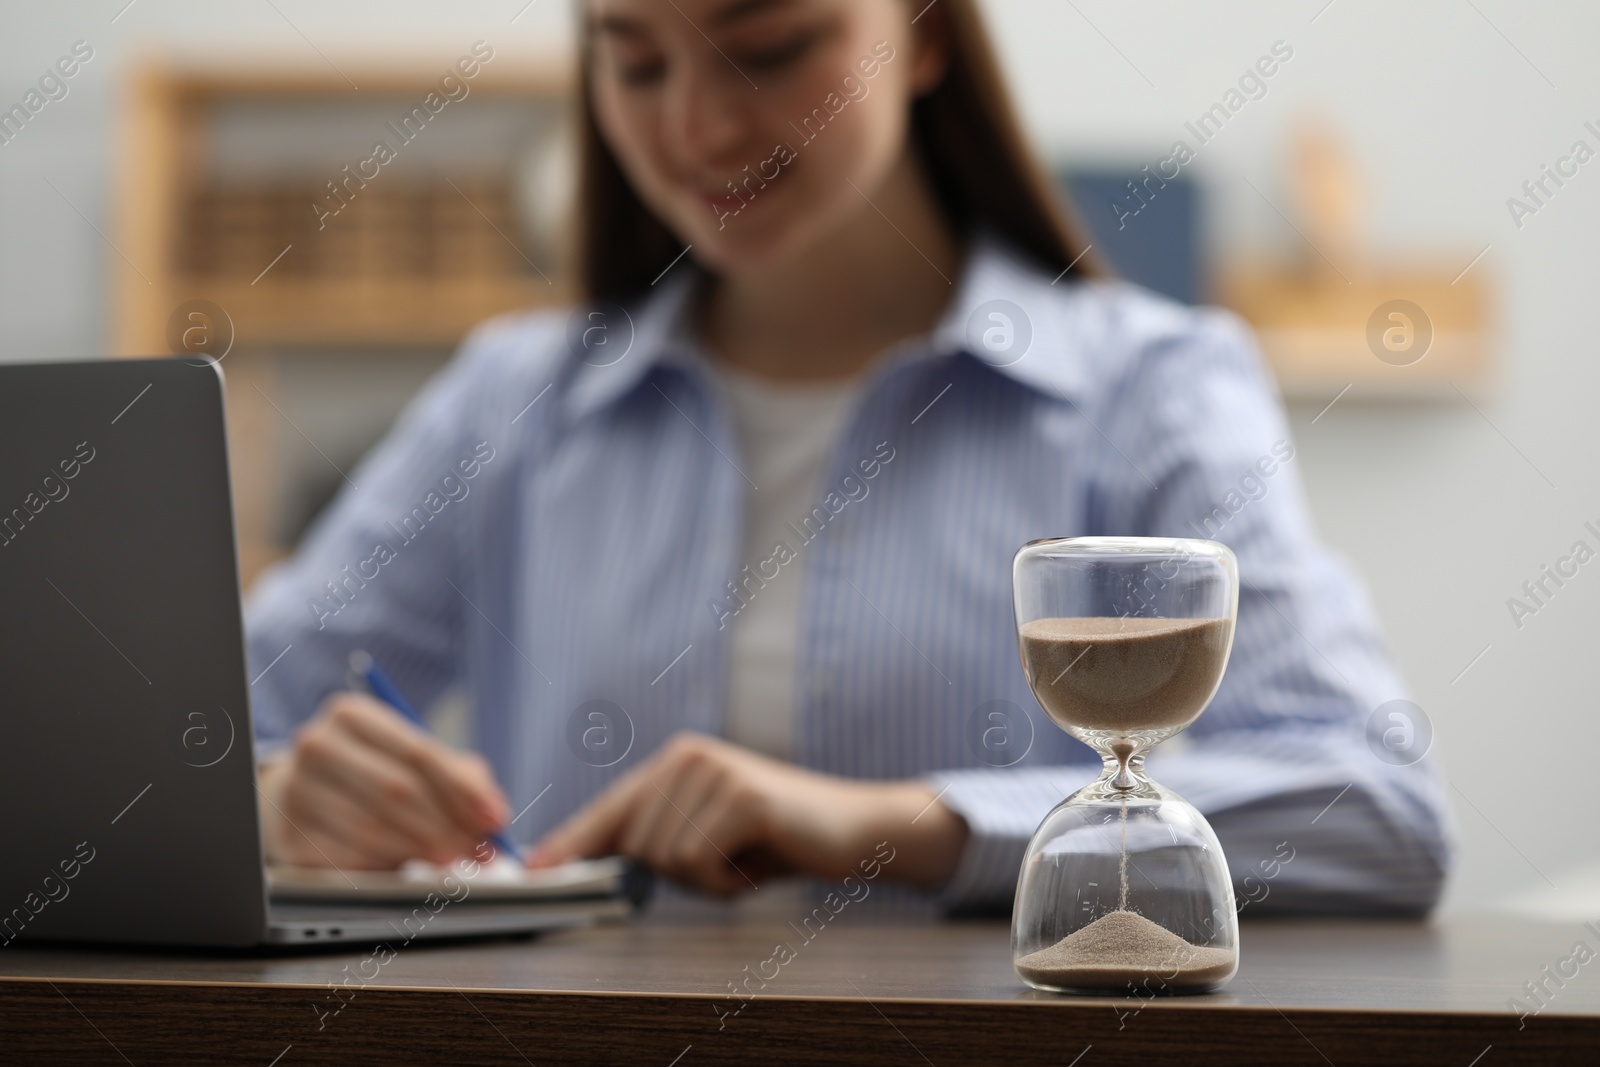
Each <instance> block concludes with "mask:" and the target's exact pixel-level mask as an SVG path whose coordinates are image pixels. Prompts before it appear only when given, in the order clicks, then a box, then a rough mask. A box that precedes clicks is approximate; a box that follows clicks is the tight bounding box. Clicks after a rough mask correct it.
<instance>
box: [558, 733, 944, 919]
mask: <svg viewBox="0 0 1600 1067" xmlns="http://www.w3.org/2000/svg"><path fill="white" fill-rule="evenodd" d="M966 837H967V827H966V823H965V821H964V820H962V819H961V817H960V816H958V815H956V814H955V813H953V812H951V811H950V810H949V809H948V808H945V807H944V806H943V805H941V804H939V803H938V802H937V794H935V793H934V791H933V790H932V789H929V788H928V787H927V786H925V785H923V784H922V783H920V782H867V781H860V780H857V779H852V778H837V777H833V776H831V775H825V774H818V773H817V772H815V771H808V770H804V769H802V768H800V767H795V766H793V765H791V764H787V763H781V762H778V761H777V760H772V759H768V758H767V757H765V756H761V755H757V754H756V753H754V752H751V751H749V750H747V749H743V748H739V747H738V746H736V745H732V744H729V743H727V742H726V741H720V740H718V739H716V738H712V737H707V736H705V735H702V734H692V733H684V734H679V735H677V736H676V737H674V738H672V739H671V740H670V741H668V742H667V744H666V745H665V746H663V747H662V749H661V751H660V752H658V753H656V754H655V755H654V756H652V757H651V758H650V759H649V760H648V761H646V762H645V763H642V764H640V765H639V766H638V767H636V768H634V769H633V770H632V771H630V772H629V773H628V774H627V775H625V776H623V777H622V778H620V779H618V780H617V781H616V782H615V783H613V784H612V786H611V787H610V788H609V789H607V790H606V791H605V792H604V793H602V794H601V795H600V796H599V797H597V798H595V800H593V801H592V802H591V803H589V804H588V805H587V806H585V807H584V808H583V809H582V810H580V811H579V812H577V814H575V815H573V816H572V817H571V818H570V819H568V820H567V821H566V822H565V823H563V824H562V825H561V826H559V827H557V828H556V829H555V830H553V831H551V832H550V833H549V834H548V835H547V836H546V837H545V839H544V840H543V841H541V842H540V843H539V845H538V846H537V848H536V849H535V850H534V851H533V853H531V854H530V856H529V858H528V863H529V865H530V866H535V867H538V866H548V865H551V864H555V863H561V862H564V861H566V860H570V859H577V858H580V857H585V856H604V855H610V854H614V853H621V854H622V855H625V856H631V857H633V858H634V859H637V860H640V861H642V862H644V863H646V864H648V865H649V866H651V867H652V868H654V869H655V870H657V871H660V872H662V873H663V874H666V875H668V876H670V877H672V878H675V879H677V880H679V881H681V882H685V883H687V884H689V885H692V886H695V887H697V888H699V889H703V890H706V891H708V892H712V893H719V894H733V893H739V892H743V891H745V890H749V889H753V888H755V887H756V885H757V884H758V883H759V882H760V881H761V880H762V879H763V878H765V877H767V876H769V875H774V874H785V873H797V872H798V873H806V874H813V875H818V876H821V877H828V878H837V877H843V876H844V875H846V874H849V873H851V872H853V871H854V870H855V868H856V866H857V865H858V864H860V863H861V861H863V860H865V859H870V858H872V856H873V850H874V849H875V848H876V847H877V846H878V844H879V842H883V841H887V842H888V843H889V844H890V845H891V846H893V847H894V849H895V863H894V866H893V867H892V868H889V873H890V874H891V875H892V876H893V877H895V878H896V879H897V880H899V881H905V882H911V883H914V884H917V885H922V886H928V887H932V886H936V885H939V884H941V883H942V882H944V881H946V880H948V879H949V877H950V875H951V873H952V872H953V871H954V870H955V866H956V861H957V860H958V859H959V858H960V855H961V848H962V846H963V845H964V844H965V842H966Z"/></svg>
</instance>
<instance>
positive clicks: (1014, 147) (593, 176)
mask: <svg viewBox="0 0 1600 1067" xmlns="http://www.w3.org/2000/svg"><path fill="white" fill-rule="evenodd" d="M935 12H937V14H935ZM929 14H930V15H934V17H941V18H943V19H945V20H946V26H947V29H948V36H949V41H950V59H949V66H948V69H947V70H946V71H945V76H944V79H943V80H942V81H941V82H940V83H939V84H938V86H936V87H935V88H934V89H933V90H932V91H930V92H928V93H926V94H924V95H923V96H921V97H920V98H918V99H917V100H916V102H915V103H914V104H913V105H912V114H911V136H912V142H913V144H914V145H915V147H916V149H917V151H918V152H919V153H920V154H921V156H922V160H923V164H924V166H925V167H926V168H927V170H928V174H929V177H930V179H931V180H932V182H933V186H934V189H935V191H936V192H937V194H938V196H939V200H940V202H941V204H942V205H943V207H944V210H945V212H946V214H947V215H948V217H949V218H950V220H951V222H953V223H954V224H955V225H956V226H957V227H958V228H960V229H963V230H970V229H972V228H974V227H975V226H978V225H983V226H987V227H989V228H991V229H993V230H995V231H997V232H998V233H999V234H1000V235H1001V236H1002V237H1003V238H1005V239H1006V240H1008V241H1010V242H1011V243H1012V244H1013V245H1015V246H1017V247H1018V248H1019V249H1021V250H1022V251H1024V252H1026V253H1028V254H1030V255H1031V256H1032V257H1033V258H1035V259H1036V260H1038V261H1039V262H1040V263H1041V264H1042V265H1043V266H1044V267H1046V268H1047V269H1049V270H1051V271H1052V272H1069V273H1071V274H1073V275H1078V276H1093V275H1099V274H1103V273H1104V269H1103V267H1102V266H1101V265H1100V264H1099V263H1098V262H1097V261H1096V258H1095V257H1094V256H1093V255H1086V254H1084V253H1085V251H1086V249H1087V248H1088V240H1087V239H1086V237H1085V235H1084V231H1083V229H1082V227H1081V225H1080V224H1079V223H1078V222H1077V220H1076V218H1075V217H1074V215H1073V212H1072V209H1071V207H1070V206H1069V205H1068V202H1067V199H1066V194H1065V193H1064V192H1061V191H1058V190H1057V189H1056V188H1055V186H1054V184H1053V183H1052V182H1051V180H1050V178H1049V177H1048V175H1047V174H1046V172H1045V171H1044V169H1043V168H1042V167H1041V166H1040V164H1039V162H1038V160H1037V159H1036V158H1035V157H1034V155H1033V152H1032V150H1031V149H1030V148H1029V146H1028V142H1027V139H1026V138H1025V137H1024V136H1023V133H1022V128H1021V126H1020V125H1019V124H1018V122H1017V117H1016V112H1015V110H1014V109H1013V107H1012V106H1011V99H1010V96H1009V94H1008V93H1007V92H1006V88H1005V82H1004V80H1003V79H1002V77H1001V75H1000V66H999V63H998V61H997V60H996V58H995V52H994V48H993V46H992V45H991V43H990V41H989V34H988V31H987V30H986V29H985V28H984V24H983V18H982V16H981V15H980V14H979V12H978V6H977V3H976V0H940V3H939V5H938V7H937V8H936V9H935V11H934V12H930V13H929ZM579 25H580V30H579V34H580V41H581V42H582V44H581V53H580V78H581V84H580V86H579V92H578V101H579V105H578V106H579V137H580V139H581V146H580V153H579V167H580V170H579V183H580V184H579V190H580V192H579V203H578V219H577V235H576V236H577V249H576V252H577V256H576V258H577V267H578V279H579V286H580V293H581V295H582V296H584V297H587V298H589V299H600V298H616V297H621V296H625V295H627V294H630V293H633V292H635V291H637V290H640V289H644V288H646V287H648V286H649V284H650V283H651V282H652V281H653V280H654V279H655V278H656V277H657V276H658V275H660V274H661V272H662V271H664V270H665V269H666V268H667V266H668V265H669V264H671V263H672V262H673V260H674V259H675V258H676V257H677V256H678V255H679V253H680V252H681V251H682V249H681V248H680V247H679V243H678V238H677V237H676V236H674V235H673V233H672V231H670V230H669V229H667V227H666V226H665V225H664V224H663V223H662V222H661V220H660V219H658V218H657V217H656V216H655V214H654V213H653V212H652V211H651V210H650V209H649V208H648V207H647V206H645V203H644V201H642V200H640V199H639V196H638V194H637V193H635V192H634V190H633V186H632V185H631V184H630V183H629V181H628V179H627V177H626V176H625V175H624V174H623V173H622V168H621V166H620V165H619V164H618V163H617V160H616V157H615V156H614V155H612V153H611V149H610V148H609V147H608V146H607V145H606V143H605V139H604V138H603V137H602V136H601V134H600V128H599V125H598V124H597V123H596V121H595V117H594V104H593V99H592V95H591V85H590V74H591V61H592V60H591V50H590V48H589V43H588V29H587V20H585V19H582V18H581V17H580V19H579Z"/></svg>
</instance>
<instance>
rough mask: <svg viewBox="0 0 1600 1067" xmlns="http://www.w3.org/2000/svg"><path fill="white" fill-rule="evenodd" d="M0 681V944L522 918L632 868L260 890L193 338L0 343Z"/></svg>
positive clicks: (588, 900) (229, 575) (218, 413)
mask: <svg viewBox="0 0 1600 1067" xmlns="http://www.w3.org/2000/svg"><path fill="white" fill-rule="evenodd" d="M0 688H3V693H0V946H3V945H5V944H9V943H11V942H13V941H21V942H37V941H47V940H49V941H96V942H134V943H144V944H162V945H190V946H211V947H218V948H229V947H232V948H245V947H251V946H270V945H298V946H307V945H311V944H325V943H329V942H332V943H339V942H348V941H369V942H370V941H372V940H374V939H377V940H382V941H389V942H391V943H393V942H394V941H395V940H396V939H397V938H398V939H404V940H406V941H410V940H412V939H413V938H461V937H478V936H503V935H511V934H526V933H531V932H536V931H540V930H548V929H552V928H559V927H567V926H573V925H578V924H585V923H589V922H593V921H596V920H597V919H601V918H608V917H619V916H622V915H625V914H627V913H628V912H629V911H630V910H631V908H632V907H634V906H635V905H636V904H637V903H639V902H640V901H641V900H642V897H643V894H644V892H645V889H646V886H645V884H644V883H643V882H642V880H641V879H640V878H639V876H638V874H637V873H636V872H635V871H634V870H633V869H631V868H629V867H627V866H624V865H622V864H621V863H620V862H619V861H598V862H596V863H592V864H590V865H587V866H585V867H583V868H579V869H567V870H558V871H556V872H553V873H551V874H548V875H538V876H530V877H529V878H528V879H526V880H525V881H524V882H523V883H521V884H520V885H519V886H513V887H510V888H508V887H507V886H506V885H504V884H501V885H498V886H494V887H492V888H491V886H490V882H491V881H493V880H492V879H485V880H483V882H482V884H481V885H480V884H475V876H476V874H477V872H476V871H474V870H472V869H471V868H468V869H466V870H459V871H454V872H451V871H441V872H438V875H437V877H427V876H425V877H423V878H421V879H420V880H418V879H409V880H408V879H402V878H399V877H397V876H394V875H378V874H375V873H374V872H331V873H330V872H321V874H322V875H323V876H325V881H324V883H323V884H325V885H327V887H328V889H327V892H325V893H319V892H318V891H317V889H316V887H317V885H318V881H317V875H316V874H315V873H312V874H309V875H308V874H306V873H305V872H301V875H300V876H299V877H288V878H276V879H275V881H276V882H278V883H281V886H282V888H283V890H284V896H285V899H274V898H273V896H272V895H271V894H269V891H268V878H267V870H266V867H265V865H264V863H263V858H262V848H261V836H260V824H259V822H258V821H257V803H258V793H257V789H256V778H255V756H254V750H253V742H252V732H251V718H250V680H249V678H248V677H246V667H245V652H244V636H243V625H242V621H241V613H240V592H239V572H238V563H237V554H236V548H235V541H234V529H233V513H232V503H231V492H230V486H229V481H228V452H227V433H226V426H225V422H224V415H223V377H222V370H221V368H220V367H219V366H218V365H217V364H216V363H214V362H212V361H210V360H204V359H195V358H188V359H182V358H180V359H149V360H105V361H95V362H80V363H33V364H0ZM363 882H364V883H368V884H366V885H358V883H363ZM308 886H309V888H308ZM322 898H326V899H322Z"/></svg>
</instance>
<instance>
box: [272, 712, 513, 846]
mask: <svg viewBox="0 0 1600 1067" xmlns="http://www.w3.org/2000/svg"><path fill="white" fill-rule="evenodd" d="M260 787H261V795H262V797H263V800H262V803H261V832H262V839H263V841H264V843H265V847H266V853H267V858H268V860H270V861H272V862H276V863H290V864H295V865H297V866H303V867H328V866H334V867H356V868H369V869H386V868H392V867H397V866H399V865H400V864H401V863H404V862H405V861H406V860H409V859H426V860H432V861H433V862H435V863H447V862H449V861H450V860H452V859H455V858H456V857H458V856H464V855H467V854H470V853H471V852H472V851H473V849H474V848H475V847H476V846H477V844H478V843H479V842H480V841H482V840H483V839H484V836H485V835H486V834H487V833H489V832H490V831H492V830H495V829H498V828H499V827H501V826H504V825H505V823H506V820H507V819H508V818H510V810H511V809H510V804H509V803H508V802H507V800H506V798H505V794H504V793H502V792H501V791H500V787H499V786H498V785H497V784H496V783H495V780H494V773H493V772H492V771H490V769H489V765H488V764H487V763H485V762H484V760H483V759H482V758H481V757H479V756H476V755H472V754H469V753H464V752H457V751H456V750H454V749H452V748H450V747H449V746H447V745H445V744H443V743H442V742H440V741H438V740H436V739H434V738H432V737H429V736H427V735H426V734H424V733H423V732H422V731H421V730H418V729H417V728H416V727H414V726H412V725H411V724H410V723H408V722H406V721H405V720H404V719H402V718H401V717H400V716H399V715H398V714H397V713H396V712H394V711H393V710H392V709H391V708H389V707H388V706H387V705H385V704H382V703H380V702H379V701H377V700H374V699H373V698H372V697H369V696H365V695H363V694H360V693H335V694H333V695H332V696H330V697H328V699H327V700H325V701H324V702H323V704H322V707H321V708H319V709H318V711H317V714H316V715H315V716H314V717H313V718H312V719H311V720H310V721H309V722H307V723H306V724H305V725H304V726H303V727H301V728H300V731H299V733H297V734H296V735H295V740H294V744H293V746H292V747H291V748H290V749H289V750H288V751H287V752H285V753H284V754H283V755H282V756H280V757H279V758H277V759H275V760H273V761H272V762H270V763H268V764H266V765H264V766H263V767H262V768H261V774H260Z"/></svg>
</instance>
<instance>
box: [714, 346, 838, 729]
mask: <svg viewBox="0 0 1600 1067" xmlns="http://www.w3.org/2000/svg"><path fill="white" fill-rule="evenodd" d="M708 362H710V363H711V365H712V376H713V378H714V379H715V380H716V382H717V385H718V387H719V388H720V390H721V392H722V395H723V397H724V399H725V400H726V402H727V404H728V408H729V410H730V411H731V412H732V416H733V423H734V429H735V432H736V433H737V434H738V438H739V466H740V468H741V469H742V470H743V471H744V474H745V477H747V478H749V479H750V481H751V482H753V483H755V485H756V488H755V489H751V488H750V487H749V486H748V485H746V486H745V509H744V515H745V525H744V530H745V534H744V557H743V560H742V561H741V566H742V565H743V564H744V563H748V564H751V566H752V567H754V565H755V564H756V562H757V561H760V560H765V559H768V558H769V557H771V556H772V555H773V548H774V547H775V546H776V545H777V543H778V542H779V541H784V542H786V543H788V544H789V545H790V546H791V547H792V548H794V549H795V550H796V551H797V552H798V553H799V555H798V557H797V558H795V559H793V560H791V561H790V562H789V563H787V564H785V565H784V566H783V567H781V568H780V569H779V571H778V576H777V577H776V578H773V579H769V580H767V581H766V585H765V587H763V588H759V589H753V592H751V593H747V594H746V599H747V600H748V603H747V604H746V605H745V606H744V607H743V608H741V609H740V610H739V613H738V614H737V615H735V616H734V617H733V619H732V620H731V621H730V622H729V624H728V625H729V626H730V628H731V629H732V633H731V635H730V638H729V671H728V717H727V729H726V733H727V737H728V739H729V740H730V741H733V742H734V743H735V744H739V745H743V746H745V747H746V748H751V749H754V750H756V751H757V752H762V753H765V754H767V755H769V756H773V757H776V758H778V759H785V760H787V759H792V758H793V757H794V736H795V725H794V704H795V672H796V659H797V656H798V649H799V641H800V588H801V581H800V572H801V570H802V569H803V568H804V567H805V564H806V549H805V547H804V546H800V545H795V544H794V540H795V539H794V535H793V534H791V533H789V532H788V530H786V529H785V527H784V524H785V523H787V522H799V521H800V520H801V519H802V518H804V517H805V516H806V515H808V514H809V513H810V512H811V509H812V508H814V507H816V506H817V505H818V504H819V503H820V502H821V499H822V496H823V479H824V477H825V476H826V473H827V472H826V470H825V467H826V465H827V463H828V460H829V458H830V457H831V456H832V455H833V451H834V447H835V445H836V444H837V443H838V441H839V437H840V434H842V433H843V432H844V424H845V420H846V419H847V418H848V417H849V416H850V413H851V411H852V410H853V408H854V405H855V401H856V399H857V397H858V396H859V395H860V393H861V390H862V389H863V388H864V385H865V382H864V380H863V379H861V378H854V379H851V380H849V381H845V382H827V383H824V384H811V383H794V382H783V383H779V382H774V381H771V380H769V379H766V378H758V377H755V376H753V375H750V374H747V373H745V372H743V371H738V370H734V369H732V368H729V367H727V366H724V365H722V364H719V363H716V362H715V361H708ZM752 588H753V587H752Z"/></svg>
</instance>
